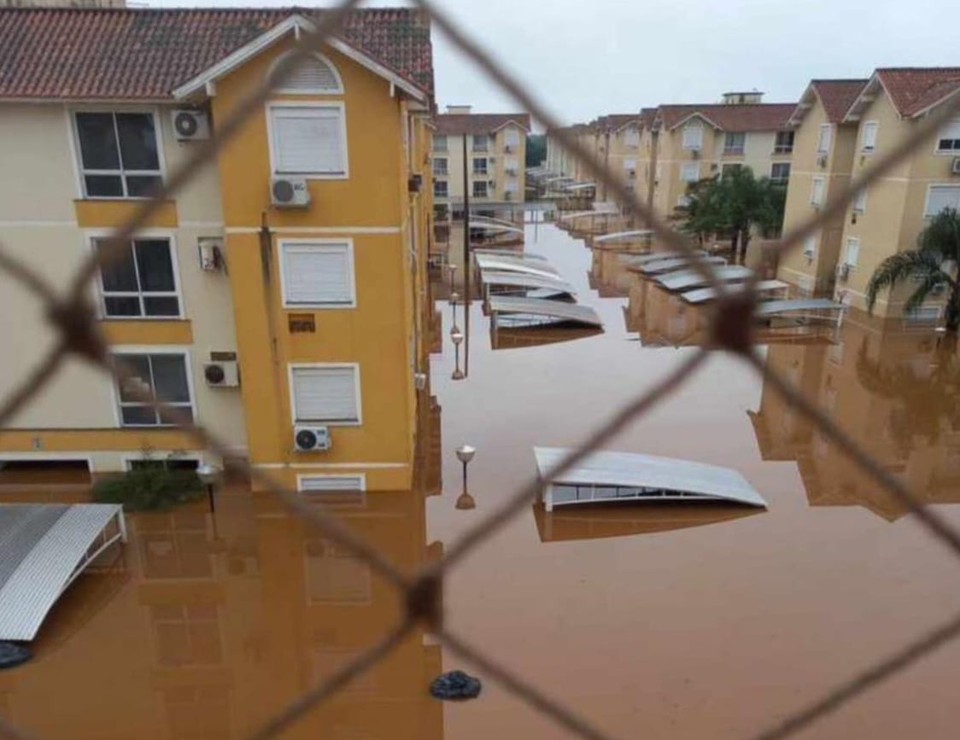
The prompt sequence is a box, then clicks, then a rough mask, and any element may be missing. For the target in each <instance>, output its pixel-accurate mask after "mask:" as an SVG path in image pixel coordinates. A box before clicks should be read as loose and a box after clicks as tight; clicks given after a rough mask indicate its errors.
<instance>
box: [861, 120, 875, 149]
mask: <svg viewBox="0 0 960 740" xmlns="http://www.w3.org/2000/svg"><path fill="white" fill-rule="evenodd" d="M862 131H863V137H862V138H863V140H862V141H861V142H860V151H861V152H863V153H864V154H872V153H873V152H875V151H877V137H878V136H879V135H880V122H879V121H864V122H863V129H862ZM867 131H872V132H873V137H872V138H873V143H872V144H868V143H867V142H868V138H867Z"/></svg>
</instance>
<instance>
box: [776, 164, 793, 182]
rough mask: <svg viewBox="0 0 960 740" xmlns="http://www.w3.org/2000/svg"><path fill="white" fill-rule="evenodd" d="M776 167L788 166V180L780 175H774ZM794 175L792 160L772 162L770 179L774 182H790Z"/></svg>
mask: <svg viewBox="0 0 960 740" xmlns="http://www.w3.org/2000/svg"><path fill="white" fill-rule="evenodd" d="M774 167H786V168H787V178H786V180H784V179H781V178H779V177H774V176H773V168H774ZM791 175H793V165H792V163H791V162H772V163H771V164H770V181H771V182H774V183H784V184H785V183H788V182H789V181H790V176H791Z"/></svg>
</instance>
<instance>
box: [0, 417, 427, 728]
mask: <svg viewBox="0 0 960 740" xmlns="http://www.w3.org/2000/svg"><path fill="white" fill-rule="evenodd" d="M427 416H428V418H427V419H426V420H425V422H426V427H425V431H424V433H423V437H422V439H423V443H424V444H423V448H424V453H423V457H424V458H425V460H426V462H425V463H424V464H422V465H421V466H419V468H418V476H417V477H418V486H417V488H416V489H415V490H412V491H407V492H399V493H397V492H393V493H382V494H381V493H368V494H362V493H357V494H355V495H352V496H348V495H341V496H338V498H337V499H336V503H334V504H325V505H327V506H328V508H329V510H330V511H331V512H332V513H335V514H336V515H337V516H338V517H339V518H340V519H341V520H342V521H343V522H344V523H345V524H346V525H347V526H348V527H349V528H350V529H351V531H353V532H354V533H355V534H357V535H358V536H360V537H362V538H365V539H367V540H368V541H370V542H373V543H374V544H375V545H376V547H377V548H378V549H379V550H380V551H381V552H382V553H383V554H384V556H385V557H386V558H387V559H389V560H390V561H391V562H392V563H394V564H395V565H397V566H398V567H400V568H401V569H403V570H407V571H410V570H413V569H415V568H417V567H419V566H421V565H423V564H424V563H425V562H427V560H429V559H431V558H433V557H435V556H437V555H438V554H439V549H440V545H439V544H435V545H432V546H429V547H428V545H427V542H426V521H425V506H424V495H429V494H430V493H432V492H437V491H438V490H439V487H440V478H439V454H438V452H439V407H438V406H436V404H435V403H434V404H433V405H432V408H431V411H430V412H429V414H427ZM130 524H131V534H132V537H131V543H130V544H129V545H128V546H127V548H126V549H125V550H124V551H123V557H124V561H125V567H124V570H125V576H126V580H125V582H123V585H122V586H121V587H120V588H119V590H114V592H113V593H112V598H111V599H110V600H109V602H108V603H107V604H106V605H105V606H102V608H99V611H98V612H97V613H96V614H94V615H93V616H92V617H91V618H88V619H84V620H83V621H82V624H81V626H80V628H79V629H72V625H71V624H69V622H71V621H72V620H71V619H70V615H71V613H73V612H78V616H79V613H80V612H83V611H84V608H85V605H86V603H87V602H88V601H89V600H90V599H91V598H92V596H93V594H94V593H95V592H99V590H100V588H99V585H98V583H99V582H98V579H99V578H100V576H96V575H93V576H89V577H88V576H84V577H82V578H81V579H80V580H79V581H78V582H77V584H76V585H75V587H74V588H72V589H71V590H70V591H69V592H68V594H67V596H66V597H65V598H64V600H63V601H62V602H61V604H60V605H58V608H57V610H56V611H55V613H54V616H53V617H52V618H51V622H50V623H49V624H48V625H47V627H45V628H44V631H43V632H42V633H41V635H40V639H39V640H38V641H37V643H36V644H35V649H36V654H37V655H36V659H35V660H34V661H33V662H32V663H30V664H27V665H26V666H23V667H22V668H20V669H18V670H16V671H9V672H5V673H4V674H3V675H2V676H0V697H3V701H4V703H5V707H4V709H5V714H4V716H5V717H8V718H9V719H11V720H12V721H15V722H17V723H18V724H21V725H22V726H24V727H26V728H28V729H30V730H31V731H33V732H36V734H37V735H39V736H63V735H70V736H76V737H104V736H106V735H109V736H111V737H144V738H148V737H169V738H176V739H178V740H180V739H186V738H198V739H199V738H204V739H208V738H232V737H239V736H246V735H248V734H249V733H250V732H251V730H252V729H254V728H255V727H257V726H259V725H260V724H262V723H263V722H265V721H267V720H268V719H269V718H270V717H272V716H273V715H274V714H276V713H277V712H279V711H280V710H281V709H282V708H283V707H284V706H285V705H287V704H288V703H290V702H291V701H293V700H294V699H295V698H296V697H298V696H299V695H301V694H303V693H304V692H306V691H307V690H309V689H310V688H311V687H313V686H315V685H316V684H317V683H318V682H320V681H321V680H323V679H324V678H326V677H328V676H330V675H331V674H332V673H333V672H335V671H336V670H338V669H339V668H341V667H343V666H344V665H345V664H346V663H347V662H348V661H351V660H352V659H353V658H355V657H357V656H358V655H360V653H362V652H363V651H364V650H365V649H366V648H368V647H369V646H371V645H373V644H374V643H376V642H377V641H379V640H380V639H381V638H382V636H383V635H385V634H386V633H387V632H388V630H390V629H391V628H392V627H394V626H395V625H396V624H397V622H398V621H399V620H400V618H401V616H402V612H403V603H402V597H401V595H400V594H398V592H397V591H396V589H395V588H394V587H393V586H392V585H391V584H389V583H387V582H385V581H384V580H382V579H381V578H379V577H378V576H377V575H376V573H375V572H374V571H372V569H371V568H370V566H369V565H367V563H366V562H364V561H362V560H360V559H357V558H356V557H354V556H353V555H352V554H351V553H350V552H348V551H346V550H345V549H344V548H342V547H341V546H339V545H338V544H336V543H334V542H332V541H330V540H329V539H327V538H325V537H324V536H322V535H320V534H319V533H317V532H316V531H314V530H313V529H312V528H311V527H310V526H309V524H307V523H305V522H304V521H303V520H301V519H299V518H297V517H295V516H291V515H290V514H288V513H287V511H286V510H285V509H284V508H283V506H282V505H281V504H280V503H279V501H278V500H277V499H276V498H275V497H273V496H271V495H270V494H266V493H264V494H261V493H254V494H252V495H251V494H250V493H249V492H248V491H247V490H241V487H240V486H230V487H228V490H226V491H224V492H223V494H222V495H221V497H220V500H219V503H218V507H217V514H216V522H215V526H214V521H213V520H212V519H211V517H210V515H209V514H208V513H207V512H206V509H205V506H203V505H198V506H196V507H194V506H190V507H183V508H179V509H177V510H175V511H172V512H169V513H160V514H151V515H136V516H134V517H131V522H130ZM64 634H66V635H67V638H66V639H61V638H62V637H63V635H64ZM441 670H442V669H441V654H440V650H439V647H437V646H434V645H429V644H427V642H426V638H425V634H424V632H423V630H422V629H418V630H416V631H415V632H414V633H413V635H412V636H411V637H410V638H408V639H407V640H405V641H404V642H403V643H402V644H401V645H400V646H399V647H398V648H397V649H396V651H395V652H394V653H392V654H391V655H390V656H389V657H388V658H386V659H385V660H384V661H382V662H381V663H380V664H378V665H377V666H375V667H374V668H373V669H372V670H371V671H369V672H368V673H367V674H365V675H364V676H363V677H361V678H359V679H358V680H356V681H354V682H352V683H351V684H350V685H349V686H347V687H346V688H345V689H344V690H343V691H341V692H339V693H338V694H337V695H336V696H335V697H334V698H333V699H332V700H330V701H329V702H326V703H324V704H322V705H321V706H320V707H318V708H317V709H315V710H313V711H312V712H310V713H309V714H308V715H307V716H306V717H305V718H304V719H303V720H302V721H301V722H300V723H299V724H298V725H297V726H296V728H295V729H294V730H293V731H292V732H291V733H290V736H291V737H301V736H302V737H320V736H322V737H327V738H386V737H390V738H399V739H409V740H421V739H429V738H434V739H438V738H442V736H443V715H442V705H441V704H440V703H439V702H436V701H435V700H433V699H431V698H430V697H429V695H428V692H427V687H428V685H429V683H430V681H431V680H432V679H433V678H434V677H435V676H436V675H437V674H439V673H440V672H441ZM51 696H57V697H58V699H57V706H58V709H57V712H50V711H49V701H50V697H51Z"/></svg>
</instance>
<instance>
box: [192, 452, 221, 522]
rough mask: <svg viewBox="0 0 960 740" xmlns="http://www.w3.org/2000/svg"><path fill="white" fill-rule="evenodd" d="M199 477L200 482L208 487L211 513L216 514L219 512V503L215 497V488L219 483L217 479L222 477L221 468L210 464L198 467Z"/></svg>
mask: <svg viewBox="0 0 960 740" xmlns="http://www.w3.org/2000/svg"><path fill="white" fill-rule="evenodd" d="M197 477H198V478H199V479H200V482H201V483H203V485H205V486H206V487H207V500H208V502H209V503H210V513H211V514H214V513H216V511H217V503H216V499H215V498H214V495H213V487H214V486H215V485H216V483H217V478H219V477H220V468H218V467H217V466H216V465H210V464H208V463H204V464H203V465H198V466H197Z"/></svg>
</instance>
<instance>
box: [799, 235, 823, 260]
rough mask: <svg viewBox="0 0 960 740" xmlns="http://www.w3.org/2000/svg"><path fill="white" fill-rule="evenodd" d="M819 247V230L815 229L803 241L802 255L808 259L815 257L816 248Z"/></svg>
mask: <svg viewBox="0 0 960 740" xmlns="http://www.w3.org/2000/svg"><path fill="white" fill-rule="evenodd" d="M819 248H820V232H819V231H817V232H815V233H813V234H811V235H810V236H808V237H807V238H806V241H804V243H803V256H804V257H806V258H807V259H809V260H814V259H816V258H817V250H818V249H819Z"/></svg>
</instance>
